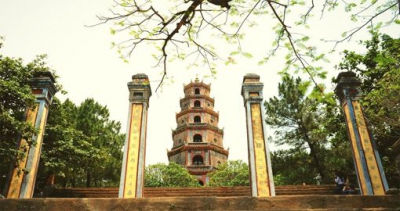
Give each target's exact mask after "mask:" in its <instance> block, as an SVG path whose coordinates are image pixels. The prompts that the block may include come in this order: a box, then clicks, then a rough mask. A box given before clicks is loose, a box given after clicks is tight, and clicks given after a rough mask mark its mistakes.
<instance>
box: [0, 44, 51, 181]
mask: <svg viewBox="0 0 400 211" xmlns="http://www.w3.org/2000/svg"><path fill="white" fill-rule="evenodd" d="M1 46H2V38H1V37H0V48H1ZM45 59H46V56H45V55H40V56H37V57H36V59H34V60H33V61H32V62H29V63H28V64H24V61H23V60H22V59H21V58H12V57H7V56H3V55H1V54H0V99H1V100H0V160H1V162H0V176H2V175H5V174H6V172H8V169H9V167H10V165H11V164H12V163H14V164H15V165H16V166H17V167H18V168H20V170H24V169H22V168H21V167H20V166H19V161H20V160H21V159H22V158H23V157H25V156H26V150H24V149H21V150H19V149H17V143H18V142H19V140H20V139H21V138H23V139H25V140H27V143H28V146H26V147H29V145H30V144H34V143H32V141H31V140H30V138H31V137H32V135H34V134H36V131H35V128H34V127H33V125H31V124H29V123H26V122H25V110H26V108H27V107H29V108H32V107H34V106H35V96H34V95H33V94H32V91H31V88H30V85H29V82H30V80H31V78H32V77H33V74H34V73H36V72H42V71H51V70H50V69H49V68H48V67H47V65H46V62H45ZM51 72H52V71H51Z"/></svg>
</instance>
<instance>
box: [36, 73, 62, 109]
mask: <svg viewBox="0 0 400 211" xmlns="http://www.w3.org/2000/svg"><path fill="white" fill-rule="evenodd" d="M55 83H56V80H55V78H54V76H53V74H52V73H51V72H49V71H44V72H36V73H34V74H33V78H32V79H31V80H30V86H31V88H32V93H33V94H34V95H35V96H36V99H38V100H45V101H46V103H47V104H50V103H51V101H52V100H53V96H54V95H55V94H56V92H57V88H56V86H55Z"/></svg>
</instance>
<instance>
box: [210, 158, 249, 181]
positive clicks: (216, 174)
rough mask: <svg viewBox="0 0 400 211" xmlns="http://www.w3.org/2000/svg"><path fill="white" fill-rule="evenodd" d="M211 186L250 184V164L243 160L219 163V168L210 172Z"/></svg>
mask: <svg viewBox="0 0 400 211" xmlns="http://www.w3.org/2000/svg"><path fill="white" fill-rule="evenodd" d="M208 176H209V178H210V182H209V184H208V185H209V186H216V187H222V186H224V187H232V186H249V185H250V177H249V166H248V165H247V163H245V162H243V161H241V160H233V161H228V162H226V163H223V164H220V165H218V169H217V170H215V171H213V172H211V173H209V174H208Z"/></svg>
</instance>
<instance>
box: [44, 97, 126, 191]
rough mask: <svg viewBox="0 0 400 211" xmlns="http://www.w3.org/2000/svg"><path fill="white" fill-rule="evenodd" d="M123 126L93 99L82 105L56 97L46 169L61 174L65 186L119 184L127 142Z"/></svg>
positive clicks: (47, 138) (48, 131)
mask: <svg viewBox="0 0 400 211" xmlns="http://www.w3.org/2000/svg"><path fill="white" fill-rule="evenodd" d="M120 127H121V126H120V123H119V122H114V121H111V120H109V112H108V109H107V108H106V107H105V106H102V105H100V104H99V103H97V102H95V101H94V100H93V99H86V100H85V101H84V102H82V103H81V104H80V106H76V105H75V104H74V103H73V102H71V101H70V100H68V99H67V100H65V101H64V102H63V103H61V102H60V101H59V100H57V99H56V100H55V101H54V103H53V104H52V106H51V108H50V113H49V117H48V123H47V128H46V135H45V139H44V145H43V153H42V154H43V155H42V162H43V163H44V166H45V169H46V171H49V172H53V173H54V174H56V175H58V176H59V178H60V180H61V181H62V183H63V184H62V185H63V186H66V185H67V183H70V185H71V186H73V187H75V186H86V187H90V186H104V185H113V186H115V185H117V184H118V182H119V177H120V170H121V166H122V151H121V149H122V145H123V141H124V135H123V134H120V133H119V131H120ZM83 182H86V184H84V183H83Z"/></svg>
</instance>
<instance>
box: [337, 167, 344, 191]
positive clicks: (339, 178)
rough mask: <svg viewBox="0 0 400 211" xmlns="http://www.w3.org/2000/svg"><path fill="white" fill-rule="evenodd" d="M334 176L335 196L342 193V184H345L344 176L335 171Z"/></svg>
mask: <svg viewBox="0 0 400 211" xmlns="http://www.w3.org/2000/svg"><path fill="white" fill-rule="evenodd" d="M335 175H336V178H335V183H336V189H335V193H336V194H342V193H343V188H344V183H345V180H344V175H343V173H342V172H340V171H336V173H335Z"/></svg>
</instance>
